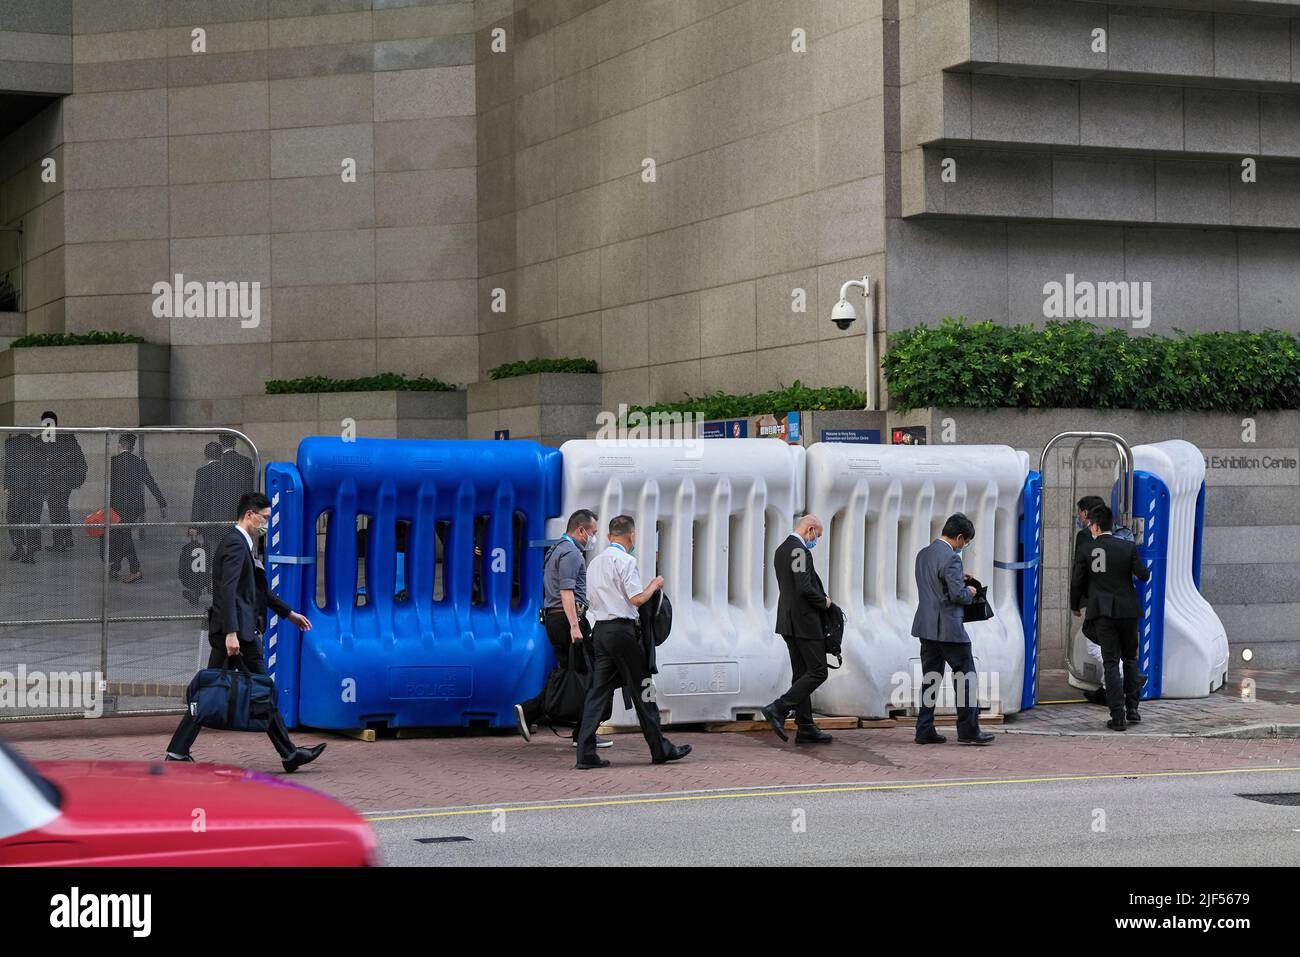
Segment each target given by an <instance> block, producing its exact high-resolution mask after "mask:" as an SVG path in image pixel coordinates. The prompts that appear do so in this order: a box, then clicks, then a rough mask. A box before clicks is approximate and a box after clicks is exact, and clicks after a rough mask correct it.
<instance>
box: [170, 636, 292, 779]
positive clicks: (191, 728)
mask: <svg viewBox="0 0 1300 957" xmlns="http://www.w3.org/2000/svg"><path fill="white" fill-rule="evenodd" d="M208 644H210V645H211V646H212V653H211V654H209V655H208V667H209V668H225V667H227V666H228V665H227V662H228V661H229V659H228V658H227V656H226V636H225V635H209V636H208ZM239 656H240V657H241V658H243V659H244V666H245V667H246V668H248V670H249V671H251V672H252V673H253V674H255V675H264V674H266V662H265V661H263V660H262V639H261V636H260V635H259V636H258V638H257V640H256V641H252V642H249V641H240V642H239ZM200 730H202V725H200V724H199V723H198V722H197V721H195V720H194V719H193V718H191V717H190V716H189V714H188V713H187V714H186V715H185V717H183V718H181V723H180V724H179V725H177V726H176V733H175V734H173V735H172V739H171V742H170V743H169V744H168V745H167V750H168V751H170V752H171V753H172V754H189V753H190V748H191V747H193V746H194V739H195V738H197V737H198V736H199V731H200ZM266 734H267V737H269V738H270V739H271V743H272V744H273V745H275V750H276V751H277V752H279V755H280V757H282V758H287V757H288V756H289V755H291V754H293V752H294V744H293V742H292V741H290V740H289V729H288V728H286V727H285V726H284V718H282V717H281V716H280V709H279V707H277V708H276V709H275V711H274V712H273V713H272V715H271V723H270V725H269V726H268V727H267V729H266Z"/></svg>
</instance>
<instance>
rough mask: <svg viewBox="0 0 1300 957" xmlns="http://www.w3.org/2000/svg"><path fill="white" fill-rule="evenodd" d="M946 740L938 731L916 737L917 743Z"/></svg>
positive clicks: (942, 741)
mask: <svg viewBox="0 0 1300 957" xmlns="http://www.w3.org/2000/svg"><path fill="white" fill-rule="evenodd" d="M947 741H948V739H947V738H945V737H944V736H943V735H941V734H940V733H939V732H938V731H931V732H930V733H929V734H928V735H926V736H925V737H923V738H922V737H919V736H918V737H917V738H916V743H917V744H946V743H947Z"/></svg>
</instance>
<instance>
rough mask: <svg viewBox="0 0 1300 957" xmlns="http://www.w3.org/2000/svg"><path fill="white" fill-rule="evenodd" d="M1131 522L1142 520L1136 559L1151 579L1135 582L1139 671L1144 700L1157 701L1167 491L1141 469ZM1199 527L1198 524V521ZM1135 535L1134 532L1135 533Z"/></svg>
mask: <svg viewBox="0 0 1300 957" xmlns="http://www.w3.org/2000/svg"><path fill="white" fill-rule="evenodd" d="M1118 498H1119V486H1118V484H1116V486H1115V487H1114V488H1113V489H1112V491H1111V508H1112V509H1114V508H1117V507H1118ZM1133 519H1134V524H1137V520H1138V519H1141V520H1142V538H1141V540H1140V541H1138V543H1137V546H1138V556H1139V557H1140V558H1141V559H1142V561H1143V562H1144V563H1145V564H1146V566H1147V568H1149V569H1151V578H1150V579H1148V580H1147V581H1146V582H1145V583H1142V582H1136V583H1135V584H1136V585H1137V590H1138V597H1139V598H1140V599H1141V600H1142V618H1141V620H1140V621H1139V622H1138V670H1140V671H1141V672H1142V673H1143V674H1144V675H1146V676H1147V683H1146V687H1144V688H1143V689H1142V697H1143V698H1144V699H1149V698H1159V697H1160V694H1161V688H1162V686H1163V673H1164V660H1165V582H1166V581H1167V575H1168V569H1167V567H1166V566H1167V564H1168V560H1167V559H1166V556H1167V555H1168V554H1169V489H1168V488H1167V487H1166V486H1165V483H1164V482H1162V481H1161V480H1160V479H1159V478H1158V477H1157V476H1155V475H1153V474H1152V473H1150V472H1147V471H1145V470H1143V469H1137V470H1136V471H1135V472H1134V473H1133ZM1197 524H1198V527H1199V524H1200V523H1199V520H1198V523H1197ZM1134 531H1135V532H1136V531H1137V530H1136V529H1134Z"/></svg>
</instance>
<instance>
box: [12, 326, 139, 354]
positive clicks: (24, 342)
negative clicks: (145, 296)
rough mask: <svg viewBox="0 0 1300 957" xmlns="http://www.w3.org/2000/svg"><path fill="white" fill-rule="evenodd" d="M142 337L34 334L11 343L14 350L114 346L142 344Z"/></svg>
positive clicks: (96, 331)
mask: <svg viewBox="0 0 1300 957" xmlns="http://www.w3.org/2000/svg"><path fill="white" fill-rule="evenodd" d="M144 341H145V339H144V336H134V335H131V334H129V333H126V332H100V331H99V330H98V329H92V330H90V332H35V333H32V334H31V335H28V336H21V337H19V338H17V339H15V340H14V341H13V348H15V349H30V348H37V347H41V346H114V345H121V344H122V343H133V342H144Z"/></svg>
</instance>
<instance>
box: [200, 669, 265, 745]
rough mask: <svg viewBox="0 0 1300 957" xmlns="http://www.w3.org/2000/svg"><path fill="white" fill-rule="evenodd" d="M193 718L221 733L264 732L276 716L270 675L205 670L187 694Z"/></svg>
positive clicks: (227, 670) (228, 670)
mask: <svg viewBox="0 0 1300 957" xmlns="http://www.w3.org/2000/svg"><path fill="white" fill-rule="evenodd" d="M185 700H186V701H187V702H188V703H189V708H190V717H192V718H194V719H195V720H196V721H198V723H199V724H201V725H202V726H203V727H205V728H215V729H217V730H219V731H265V730H266V729H267V726H268V725H269V724H270V722H271V715H272V714H274V712H275V682H274V681H272V680H271V677H270V675H255V674H252V673H251V672H249V671H247V670H244V671H236V670H232V669H228V668H204V669H203V670H202V671H200V672H199V673H198V674H196V675H195V676H194V677H193V678H192V679H191V680H190V686H189V689H188V690H187V691H186V693H185Z"/></svg>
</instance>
